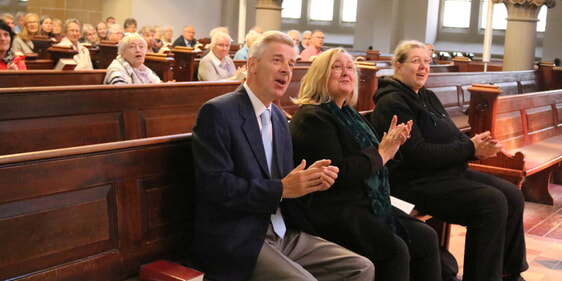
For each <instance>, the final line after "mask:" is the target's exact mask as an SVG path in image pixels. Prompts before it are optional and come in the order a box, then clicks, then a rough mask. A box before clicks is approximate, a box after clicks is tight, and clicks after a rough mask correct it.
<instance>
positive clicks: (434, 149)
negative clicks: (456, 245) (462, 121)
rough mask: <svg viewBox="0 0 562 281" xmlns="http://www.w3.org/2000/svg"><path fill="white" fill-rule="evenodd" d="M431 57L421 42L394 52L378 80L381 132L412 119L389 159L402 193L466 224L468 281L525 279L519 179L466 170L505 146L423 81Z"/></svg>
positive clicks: (396, 190) (397, 192)
mask: <svg viewBox="0 0 562 281" xmlns="http://www.w3.org/2000/svg"><path fill="white" fill-rule="evenodd" d="M430 62H431V58H429V56H428V52H427V47H426V46H425V45H424V44H423V43H421V42H418V41H403V42H401V43H400V44H399V45H398V46H397V47H396V50H395V51H394V57H393V60H392V63H393V66H394V75H393V76H391V77H384V78H382V79H380V80H379V84H378V89H377V91H376V92H375V96H374V102H375V110H374V111H373V113H372V114H371V115H370V117H369V118H370V121H371V123H372V124H373V125H374V127H375V128H376V130H377V133H379V135H382V134H384V132H386V130H387V127H388V124H389V122H390V121H391V120H392V119H393V116H394V115H396V116H398V122H406V121H408V120H413V121H414V125H413V127H412V131H411V138H410V139H409V140H408V141H407V142H406V143H404V145H402V146H400V149H399V151H398V152H399V155H400V156H401V157H400V159H398V161H393V163H390V165H389V168H390V169H389V174H390V186H391V189H392V194H393V195H394V196H396V197H399V198H401V199H404V200H406V201H409V202H412V203H414V204H415V205H416V209H417V210H419V211H421V212H423V213H427V214H429V215H431V216H433V217H435V218H438V219H440V220H442V221H446V222H449V223H454V224H460V225H464V226H466V230H467V232H466V244H465V253H464V269H463V271H464V274H463V279H462V280H463V281H475V280H478V281H501V280H504V281H506V280H510V281H511V280H518V281H521V280H524V279H523V277H521V276H520V273H521V272H523V271H525V270H526V269H527V268H528V265H527V262H526V257H525V236H524V230H523V209H524V207H525V204H524V199H523V195H522V193H521V191H520V190H519V189H518V188H517V186H515V185H514V184H512V183H510V182H508V181H506V180H503V179H500V178H497V177H495V176H492V175H488V174H484V173H480V172H477V171H473V170H470V169H468V168H467V166H468V161H470V160H476V159H485V158H488V157H494V156H495V155H496V153H497V152H498V151H499V150H500V149H501V146H500V145H499V144H498V143H497V141H496V140H494V139H493V137H492V136H491V135H490V132H477V133H479V134H475V135H474V137H472V138H469V137H468V136H467V135H465V134H464V133H462V132H460V131H459V129H458V128H457V127H456V126H455V124H454V123H453V121H452V120H451V119H450V118H449V115H448V114H447V112H446V111H445V109H444V108H443V105H442V104H441V102H440V101H439V99H438V98H437V96H436V95H435V93H433V92H432V91H430V90H428V89H426V88H425V87H424V84H425V82H426V81H427V77H428V74H429V69H430V66H429V65H430Z"/></svg>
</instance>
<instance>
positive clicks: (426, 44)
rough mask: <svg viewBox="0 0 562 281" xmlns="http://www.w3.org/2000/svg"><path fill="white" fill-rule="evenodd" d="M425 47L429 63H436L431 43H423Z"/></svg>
mask: <svg viewBox="0 0 562 281" xmlns="http://www.w3.org/2000/svg"><path fill="white" fill-rule="evenodd" d="M425 47H426V48H427V54H428V56H429V58H431V65H436V64H437V63H436V62H435V50H434V48H433V44H431V43H425Z"/></svg>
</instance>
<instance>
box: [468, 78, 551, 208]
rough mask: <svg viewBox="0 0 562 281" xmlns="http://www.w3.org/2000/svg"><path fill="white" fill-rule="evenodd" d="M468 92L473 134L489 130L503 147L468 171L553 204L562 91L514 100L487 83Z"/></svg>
mask: <svg viewBox="0 0 562 281" xmlns="http://www.w3.org/2000/svg"><path fill="white" fill-rule="evenodd" d="M469 90H470V92H471V95H472V97H471V105H470V107H471V113H470V117H471V119H470V123H471V126H472V128H473V129H474V133H479V132H484V131H487V130H489V131H490V132H491V133H492V135H493V136H494V137H495V138H496V139H497V140H498V141H499V142H500V143H501V144H502V145H503V146H504V148H505V151H502V152H500V153H498V156H497V157H494V158H490V159H485V160H481V161H475V162H474V163H471V164H470V167H471V168H472V169H475V170H480V171H483V172H487V173H491V174H496V175H498V176H501V177H504V178H506V179H508V180H510V181H511V182H513V183H515V184H518V185H519V186H520V188H521V189H522V191H523V194H524V196H525V199H526V200H528V201H531V202H537V203H543V204H549V205H552V204H553V199H552V196H551V195H550V193H549V192H548V184H549V183H550V182H551V180H555V181H557V183H560V181H561V179H559V178H556V177H552V175H553V173H554V172H555V171H557V170H558V171H560V165H561V163H562V89H559V90H551V91H542V92H534V93H528V94H521V95H512V96H499V95H500V94H501V92H502V90H501V89H500V88H499V87H492V86H487V85H475V86H473V87H471V88H469Z"/></svg>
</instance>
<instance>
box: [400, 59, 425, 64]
mask: <svg viewBox="0 0 562 281" xmlns="http://www.w3.org/2000/svg"><path fill="white" fill-rule="evenodd" d="M404 62H411V63H413V64H417V65H420V64H422V63H423V64H425V65H430V64H431V59H429V58H427V59H421V58H413V59H411V60H406V61H404Z"/></svg>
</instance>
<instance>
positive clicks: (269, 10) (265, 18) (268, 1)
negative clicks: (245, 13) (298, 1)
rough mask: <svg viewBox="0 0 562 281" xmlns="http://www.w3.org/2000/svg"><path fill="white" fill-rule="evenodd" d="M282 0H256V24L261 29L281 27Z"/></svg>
mask: <svg viewBox="0 0 562 281" xmlns="http://www.w3.org/2000/svg"><path fill="white" fill-rule="evenodd" d="M282 3H283V0H258V1H257V2H256V25H257V26H259V27H261V28H262V29H263V31H268V30H280V29H281V4H282Z"/></svg>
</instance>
